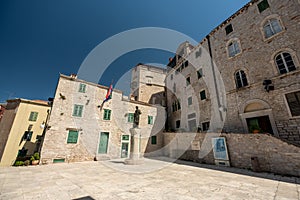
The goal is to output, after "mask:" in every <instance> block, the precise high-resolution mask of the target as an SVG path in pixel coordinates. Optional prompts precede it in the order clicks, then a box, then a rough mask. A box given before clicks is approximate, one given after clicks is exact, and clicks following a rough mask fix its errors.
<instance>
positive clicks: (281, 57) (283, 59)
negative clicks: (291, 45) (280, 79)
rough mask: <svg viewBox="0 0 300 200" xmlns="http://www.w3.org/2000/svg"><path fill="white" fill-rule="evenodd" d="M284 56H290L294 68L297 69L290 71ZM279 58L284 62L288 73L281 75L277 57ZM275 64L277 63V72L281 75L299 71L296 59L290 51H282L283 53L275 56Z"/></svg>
mask: <svg viewBox="0 0 300 200" xmlns="http://www.w3.org/2000/svg"><path fill="white" fill-rule="evenodd" d="M283 54H289V56H290V57H291V61H292V62H293V65H294V68H295V69H293V70H290V69H289V67H288V66H287V61H286V59H285V57H284V55H283ZM278 56H280V59H281V60H282V62H283V65H284V69H285V71H286V72H285V73H281V71H280V69H279V66H278V63H277V57H278ZM274 62H275V66H276V69H277V71H278V73H279V74H280V75H283V74H287V73H290V72H293V71H296V70H297V67H296V64H295V60H294V58H293V55H292V54H291V53H290V52H288V51H281V52H279V53H277V54H275V56H274Z"/></svg>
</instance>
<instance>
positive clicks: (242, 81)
mask: <svg viewBox="0 0 300 200" xmlns="http://www.w3.org/2000/svg"><path fill="white" fill-rule="evenodd" d="M235 83H236V87H237V88H241V87H245V86H247V85H248V81H247V77H246V74H245V72H244V71H243V70H240V71H238V72H236V73H235Z"/></svg>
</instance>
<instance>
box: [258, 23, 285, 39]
mask: <svg viewBox="0 0 300 200" xmlns="http://www.w3.org/2000/svg"><path fill="white" fill-rule="evenodd" d="M263 29H264V33H265V38H269V37H271V36H273V35H275V34H277V33H280V32H281V31H282V27H281V25H280V22H279V20H278V19H269V20H267V22H266V23H265V25H264V27H263Z"/></svg>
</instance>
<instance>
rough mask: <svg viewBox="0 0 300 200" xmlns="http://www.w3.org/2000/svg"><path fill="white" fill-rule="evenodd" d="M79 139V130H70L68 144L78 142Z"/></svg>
mask: <svg viewBox="0 0 300 200" xmlns="http://www.w3.org/2000/svg"><path fill="white" fill-rule="evenodd" d="M77 140H78V131H73V130H70V131H69V133H68V139H67V143H68V144H76V143H77Z"/></svg>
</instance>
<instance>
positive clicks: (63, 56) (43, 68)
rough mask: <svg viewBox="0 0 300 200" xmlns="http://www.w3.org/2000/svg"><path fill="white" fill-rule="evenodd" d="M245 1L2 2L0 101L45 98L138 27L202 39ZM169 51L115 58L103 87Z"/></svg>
mask: <svg viewBox="0 0 300 200" xmlns="http://www.w3.org/2000/svg"><path fill="white" fill-rule="evenodd" d="M248 1H249V0H231V1H224V0H209V1H200V0H190V1H186V2H184V1H179V0H163V1H161V0H151V1H141V0H130V1H122V0H119V1H116V0H110V1H101V0H88V1H87V0H48V1H41V0H26V1H23V0H1V1H0V67H1V81H0V102H4V101H5V100H7V99H11V98H27V99H45V100H46V99H48V97H52V96H53V95H54V92H55V87H56V84H57V80H58V77H59V73H63V74H70V73H76V72H77V71H78V68H79V67H80V65H81V63H82V62H83V60H84V58H85V57H86V56H87V55H88V54H89V52H90V51H91V50H92V49H93V48H94V47H96V46H97V45H98V44H99V43H101V42H102V41H104V40H105V39H107V38H108V37H110V36H113V35H114V34H117V33H119V32H122V31H125V30H128V29H132V28H139V27H163V28H169V29H173V30H176V31H179V32H182V33H184V34H186V35H188V36H190V37H192V38H194V39H195V40H196V41H200V40H201V39H202V38H203V37H205V35H207V34H208V33H209V32H210V31H211V30H212V29H213V28H214V27H216V26H217V25H219V24H220V23H221V22H222V21H224V20H225V19H226V18H228V17H229V16H230V15H232V14H233V13H234V12H236V11H237V10H238V9H239V8H241V7H242V6H243V5H245V4H246V3H247V2H248ZM168 57H170V53H168V52H159V51H157V50H156V51H155V50H141V51H135V52H132V53H128V54H126V55H124V56H122V57H120V59H118V60H116V62H114V63H113V64H112V66H111V67H110V68H109V70H107V72H106V73H105V79H103V80H100V83H101V84H103V85H109V83H110V80H111V79H114V80H117V79H118V78H120V76H121V75H122V73H125V72H126V71H128V70H129V69H130V68H131V67H133V66H134V65H135V64H137V63H139V62H142V63H162V64H166V63H167V60H168Z"/></svg>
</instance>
